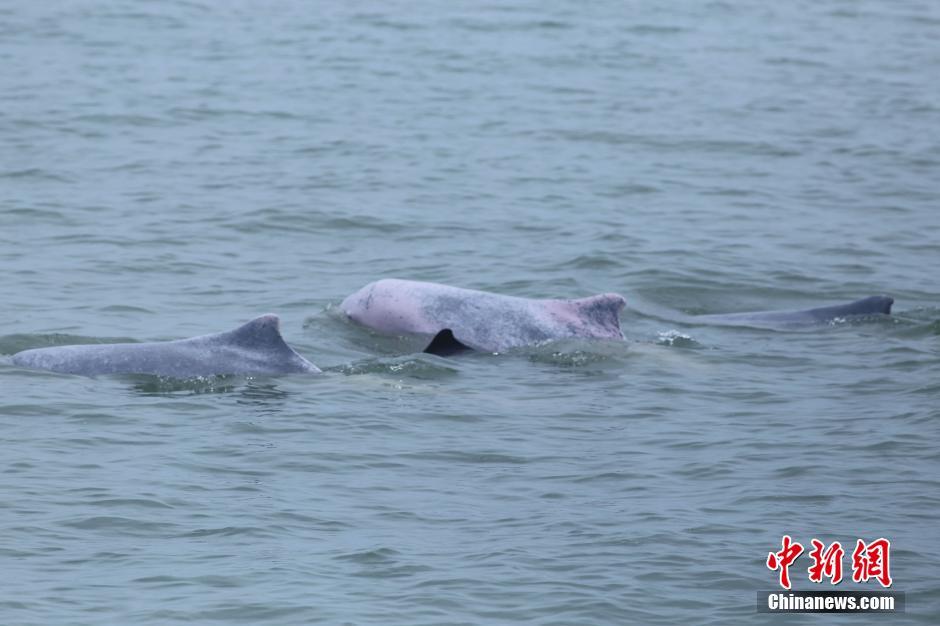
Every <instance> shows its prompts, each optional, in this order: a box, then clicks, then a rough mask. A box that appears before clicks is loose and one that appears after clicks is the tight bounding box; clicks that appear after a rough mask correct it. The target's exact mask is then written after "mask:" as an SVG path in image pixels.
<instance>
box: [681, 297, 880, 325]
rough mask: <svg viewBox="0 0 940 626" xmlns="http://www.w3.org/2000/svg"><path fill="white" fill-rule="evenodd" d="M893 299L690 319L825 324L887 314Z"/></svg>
mask: <svg viewBox="0 0 940 626" xmlns="http://www.w3.org/2000/svg"><path fill="white" fill-rule="evenodd" d="M893 304H894V298H891V297H889V296H868V297H867V298H862V299H861V300H856V301H854V302H849V303H848V304H837V305H834V306H824V307H817V308H813V309H798V310H792V311H754V312H750V313H728V314H721V315H699V316H696V317H694V318H691V319H692V320H693V321H699V320H701V321H706V322H710V323H716V324H729V325H740V326H756V327H762V328H794V327H800V326H812V325H816V324H827V323H829V322H832V321H833V320H836V319H841V318H845V317H853V316H865V315H889V314H890V313H891V305H893Z"/></svg>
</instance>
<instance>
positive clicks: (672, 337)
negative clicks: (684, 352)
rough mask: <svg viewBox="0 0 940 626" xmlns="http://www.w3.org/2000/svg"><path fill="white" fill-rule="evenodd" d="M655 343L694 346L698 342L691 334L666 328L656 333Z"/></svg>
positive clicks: (684, 346) (676, 346)
mask: <svg viewBox="0 0 940 626" xmlns="http://www.w3.org/2000/svg"><path fill="white" fill-rule="evenodd" d="M656 343H658V344H659V345H661V346H672V347H675V348H696V347H699V345H700V344H699V342H697V341H696V340H695V339H693V338H692V335H687V334H685V333H681V332H679V331H678V330H675V329H672V330H666V331H662V332H659V333H657V339H656Z"/></svg>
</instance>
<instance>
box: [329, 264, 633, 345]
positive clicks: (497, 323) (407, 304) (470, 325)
mask: <svg viewBox="0 0 940 626" xmlns="http://www.w3.org/2000/svg"><path fill="white" fill-rule="evenodd" d="M624 303H625V301H624V299H623V297H621V296H619V295H617V294H614V293H605V294H601V295H597V296H591V297H589V298H581V299H578V300H535V299H530V298H518V297H514V296H504V295H500V294H496V293H489V292H486V291H476V290H473V289H461V288H459V287H451V286H449V285H440V284H437V283H426V282H419V281H413V280H398V279H393V278H387V279H383V280H379V281H376V282H374V283H369V284H368V285H366V286H365V287H363V288H362V289H360V290H359V291H357V292H356V293H354V294H352V295H350V296H349V297H348V298H346V299H345V300H343V303H342V304H341V305H340V307H341V308H342V310H343V312H344V313H346V315H347V316H348V317H349V318H350V319H352V320H353V321H355V322H358V323H359V324H362V325H364V326H368V327H369V328H372V329H374V330H377V331H379V332H382V333H386V334H392V335H399V334H413V335H423V336H426V337H427V338H429V339H431V343H430V344H429V345H428V347H427V348H426V349H425V352H430V353H432V354H438V355H442V356H443V355H448V354H453V353H454V352H459V351H461V350H466V349H474V350H483V351H486V352H501V351H503V350H508V349H510V348H516V347H521V346H529V345H534V344H538V343H541V342H544V341H550V340H554V339H568V338H581V339H617V340H622V339H623V333H622V332H621V331H620V311H621V309H623V306H624Z"/></svg>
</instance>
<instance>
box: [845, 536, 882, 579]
mask: <svg viewBox="0 0 940 626" xmlns="http://www.w3.org/2000/svg"><path fill="white" fill-rule="evenodd" d="M890 552H891V542H890V541H888V540H887V539H885V538H884V537H881V538H879V539H875V540H874V541H872V542H871V543H869V544H867V545H866V544H865V542H864V541H862V540H861V539H859V540H858V543H857V544H856V546H855V551H853V552H852V580H854V581H855V582H857V583H864V582H867V581H868V579H869V578H874V579H875V580H877V581H878V582H879V583H881V586H882V587H890V586H891V571H890V569H889V566H888V554H889V553H890Z"/></svg>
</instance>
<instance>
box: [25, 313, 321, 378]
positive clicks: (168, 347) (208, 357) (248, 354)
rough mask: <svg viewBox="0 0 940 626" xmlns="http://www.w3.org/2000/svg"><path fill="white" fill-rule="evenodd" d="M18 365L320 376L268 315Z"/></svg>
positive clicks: (31, 354)
mask: <svg viewBox="0 0 940 626" xmlns="http://www.w3.org/2000/svg"><path fill="white" fill-rule="evenodd" d="M13 364H14V365H19V366H21V367H29V368H34V369H43V370H51V371H53V372H62V373H65V374H81V375H84V376H95V375H99V374H155V375H159V376H170V377H173V378H192V377H195V376H214V375H217V374H240V375H270V374H294V373H312V374H315V373H318V372H319V371H320V370H319V369H318V368H317V366H315V365H314V364H313V363H311V362H310V361H308V360H307V359H305V358H303V357H302V356H300V355H299V354H297V353H296V352H295V351H294V350H293V349H292V348H291V347H290V346H288V345H287V343H285V341H284V338H283V337H281V332H280V320H279V319H278V317H277V316H276V315H262V316H261V317H258V318H255V319H253V320H251V321H250V322H248V323H247V324H245V325H244V326H240V327H238V328H236V329H235V330H231V331H228V332H224V333H215V334H212V335H202V336H199V337H192V338H190V339H179V340H177V341H160V342H152V343H112V344H90V345H74V346H59V347H53V348H37V349H34V350H24V351H23V352H18V353H17V354H14V355H13Z"/></svg>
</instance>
